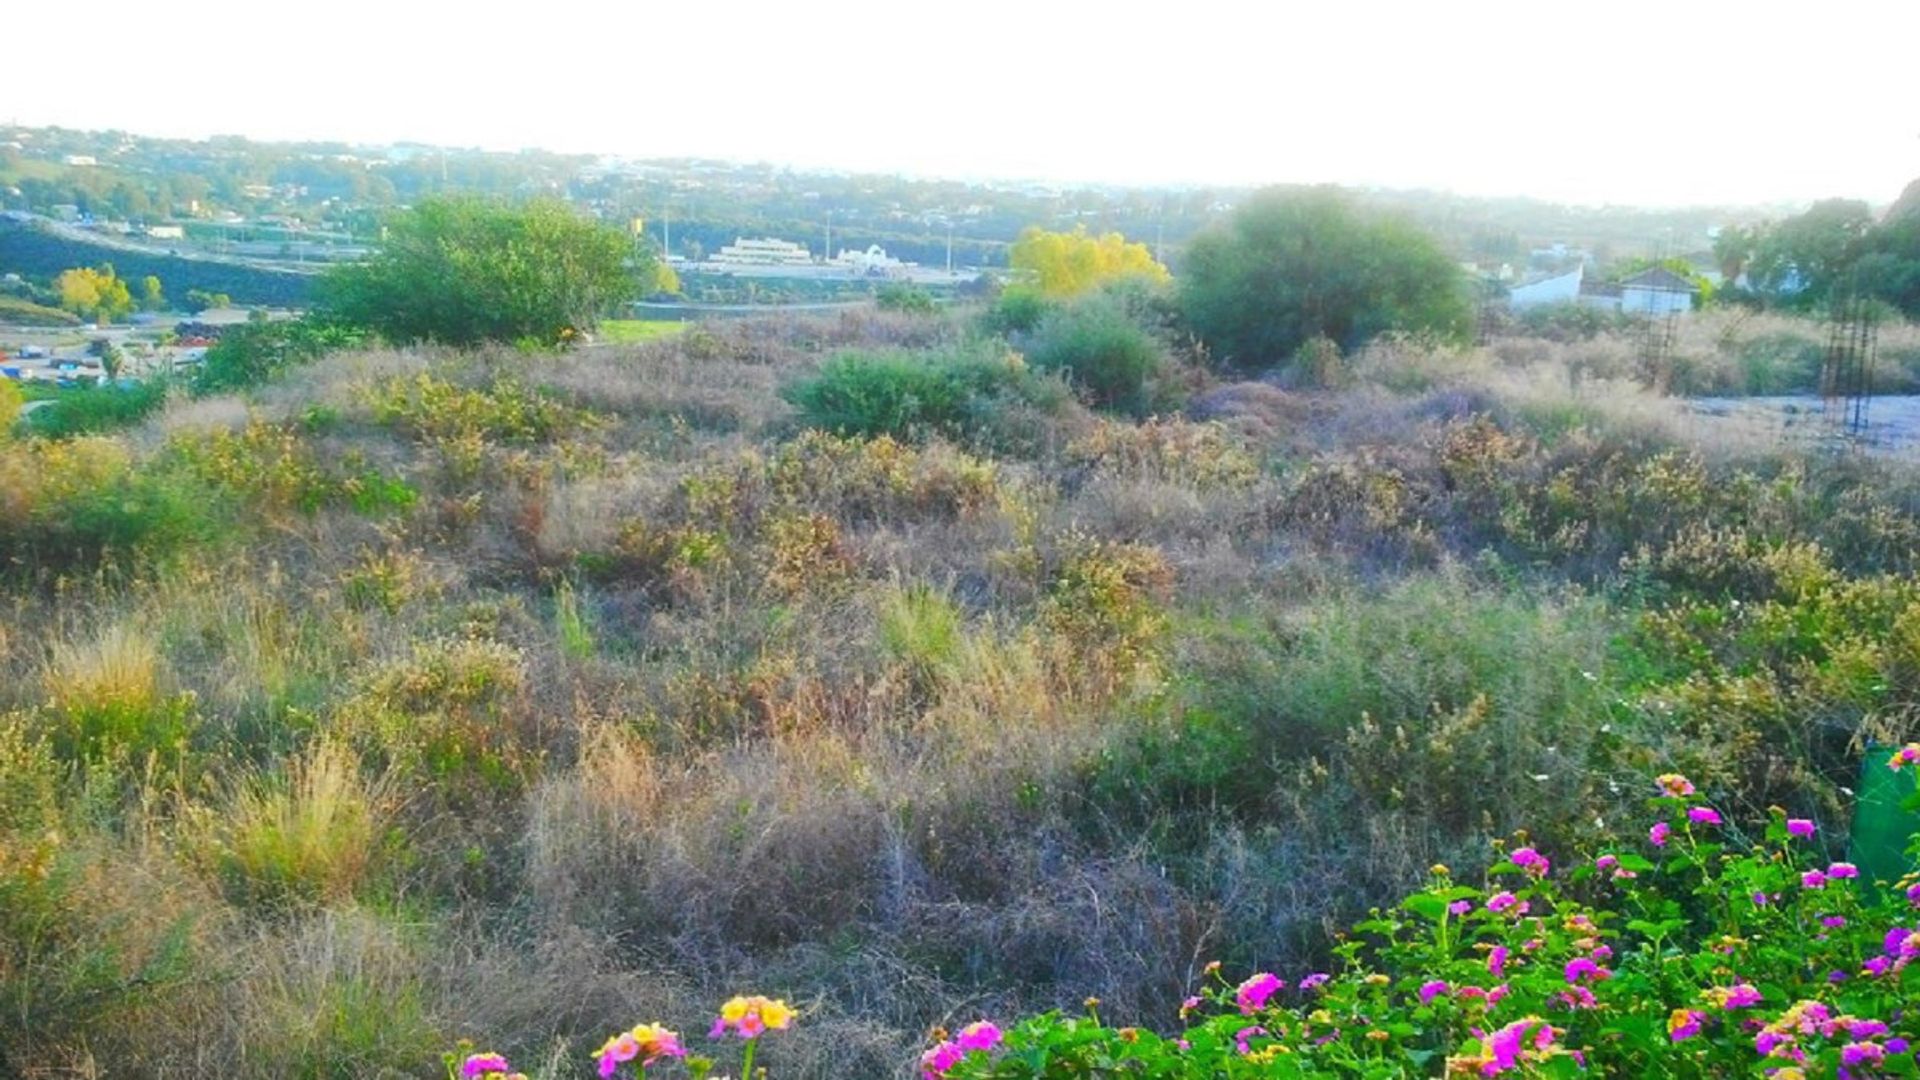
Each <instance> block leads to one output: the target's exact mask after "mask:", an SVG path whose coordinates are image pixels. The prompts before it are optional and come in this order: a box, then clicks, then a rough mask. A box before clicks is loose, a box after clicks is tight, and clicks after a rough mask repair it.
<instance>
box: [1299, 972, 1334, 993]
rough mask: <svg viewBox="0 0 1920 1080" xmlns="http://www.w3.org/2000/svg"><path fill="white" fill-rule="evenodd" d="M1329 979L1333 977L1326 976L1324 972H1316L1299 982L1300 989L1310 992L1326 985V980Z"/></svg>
mask: <svg viewBox="0 0 1920 1080" xmlns="http://www.w3.org/2000/svg"><path fill="white" fill-rule="evenodd" d="M1331 978H1333V976H1331V975H1328V974H1327V973H1326V972H1324V971H1316V972H1314V973H1313V974H1311V975H1309V976H1307V977H1306V978H1304V979H1301V980H1300V989H1302V990H1311V989H1313V988H1314V987H1316V986H1325V985H1326V983H1327V980H1328V979H1331Z"/></svg>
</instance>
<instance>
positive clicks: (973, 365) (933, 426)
mask: <svg viewBox="0 0 1920 1080" xmlns="http://www.w3.org/2000/svg"><path fill="white" fill-rule="evenodd" d="M781 396H782V397H784V398H785V399H786V400H787V401H789V402H791V403H792V404H793V405H795V406H797V407H798V408H799V410H800V416H801V419H802V421H803V422H804V423H806V424H807V426H809V427H814V428H819V429H820V430H823V431H828V432H832V433H833V434H835V435H843V436H845V435H858V436H867V437H872V436H876V435H888V436H891V437H893V438H895V439H904V440H912V439H918V438H922V437H925V436H928V435H943V436H945V437H947V438H950V439H956V440H966V439H968V438H970V437H974V436H976V435H977V434H978V433H979V432H980V431H981V430H983V429H987V428H989V427H990V426H991V424H992V422H993V421H994V419H995V417H996V414H997V413H998V412H1000V411H1001V410H1003V409H1009V408H1012V407H1017V406H1029V407H1036V408H1040V409H1046V410H1051V409H1053V408H1055V407H1057V406H1058V404H1059V403H1060V401H1061V399H1062V397H1063V395H1062V394H1061V392H1060V390H1059V388H1058V384H1056V383H1054V382H1052V381H1051V380H1048V379H1044V378H1041V377H1038V376H1036V375H1035V374H1034V373H1033V372H1031V371H1029V370H1028V369H1027V367H1026V365H1024V364H1023V363H1022V362H1021V361H1020V359H1019V358H1018V357H1016V356H1012V355H995V354H993V353H991V352H988V351H983V350H981V349H974V348H967V349H959V350H952V351H947V352H932V353H919V352H853V353H843V354H841V355H839V356H837V357H835V358H834V359H832V360H830V361H828V362H827V363H826V365H825V366H824V367H822V368H821V369H820V372H819V373H818V374H817V375H815V376H813V377H812V378H810V379H806V380H803V381H801V382H797V383H794V384H792V385H789V386H788V387H786V388H785V389H783V390H782V391H781Z"/></svg>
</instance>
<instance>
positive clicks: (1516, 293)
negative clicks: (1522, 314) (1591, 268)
mask: <svg viewBox="0 0 1920 1080" xmlns="http://www.w3.org/2000/svg"><path fill="white" fill-rule="evenodd" d="M1585 275H1586V269H1585V268H1584V267H1580V266H1576V267H1574V268H1573V269H1571V270H1569V271H1567V272H1566V273H1564V274H1554V275H1552V276H1551V277H1540V278H1534V279H1532V280H1530V281H1526V282H1522V283H1521V284H1519V285H1515V286H1514V287H1513V288H1511V289H1509V290H1507V306H1508V307H1511V308H1513V309H1514V310H1515V311H1520V310H1524V309H1526V308H1530V307H1539V306H1540V305H1542V304H1570V303H1573V302H1574V301H1575V300H1578V299H1579V298H1580V282H1581V281H1582V279H1583V278H1584V277H1585Z"/></svg>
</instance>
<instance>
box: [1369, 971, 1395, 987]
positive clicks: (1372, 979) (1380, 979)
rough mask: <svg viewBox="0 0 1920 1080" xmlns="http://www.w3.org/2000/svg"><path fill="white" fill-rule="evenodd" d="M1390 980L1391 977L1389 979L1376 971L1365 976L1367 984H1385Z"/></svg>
mask: <svg viewBox="0 0 1920 1080" xmlns="http://www.w3.org/2000/svg"><path fill="white" fill-rule="evenodd" d="M1392 981H1393V980H1392V979H1389V978H1387V977H1386V976H1385V975H1381V974H1379V973H1377V972H1376V973H1375V974H1372V975H1369V976H1367V978H1366V983H1367V985H1368V986H1385V985H1387V984H1388V983H1390V982H1392Z"/></svg>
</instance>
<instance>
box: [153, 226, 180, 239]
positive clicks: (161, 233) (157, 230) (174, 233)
mask: <svg viewBox="0 0 1920 1080" xmlns="http://www.w3.org/2000/svg"><path fill="white" fill-rule="evenodd" d="M147 235H148V236H149V237H152V238H153V239H155V240H183V239H185V238H186V235H187V230H186V229H184V228H181V227H180V226H178V225H149V226H147Z"/></svg>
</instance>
